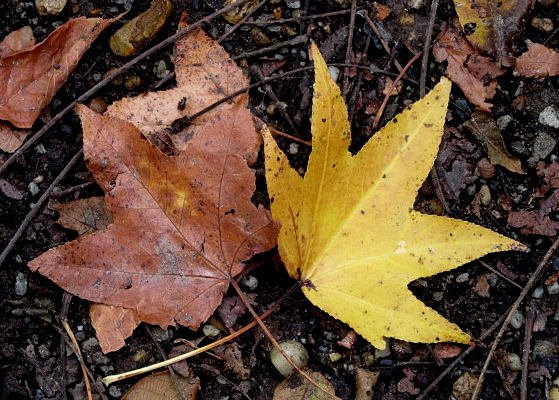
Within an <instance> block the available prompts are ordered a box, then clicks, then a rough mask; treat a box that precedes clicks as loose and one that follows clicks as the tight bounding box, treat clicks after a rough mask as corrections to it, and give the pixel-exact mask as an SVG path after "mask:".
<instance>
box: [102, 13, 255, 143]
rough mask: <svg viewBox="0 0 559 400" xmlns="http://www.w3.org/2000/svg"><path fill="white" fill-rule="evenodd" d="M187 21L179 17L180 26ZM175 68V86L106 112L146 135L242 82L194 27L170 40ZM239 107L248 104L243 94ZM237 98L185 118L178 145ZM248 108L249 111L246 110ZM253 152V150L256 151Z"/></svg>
mask: <svg viewBox="0 0 559 400" xmlns="http://www.w3.org/2000/svg"><path fill="white" fill-rule="evenodd" d="M185 26H187V24H186V22H185V21H184V20H183V21H181V24H180V26H179V29H182V28H184V27H185ZM174 55H175V74H176V79H177V87H176V88H174V89H169V90H165V91H159V92H152V93H144V94H142V95H141V96H138V97H133V98H124V99H122V100H119V101H117V102H115V103H113V104H112V105H111V106H109V108H108V110H107V112H106V114H105V115H109V116H113V117H118V118H120V119H124V120H126V121H129V122H131V123H133V124H134V125H136V127H138V128H139V129H140V130H141V131H142V132H143V133H144V135H145V136H146V137H149V136H150V135H152V134H155V135H157V134H158V133H159V132H161V131H163V130H164V129H165V128H167V127H169V126H171V125H172V124H173V122H174V121H176V120H177V119H179V118H182V117H185V116H191V115H192V114H194V113H196V112H198V111H200V110H202V109H204V108H205V107H207V106H209V105H211V104H213V103H214V102H216V101H218V100H221V99H222V98H223V97H225V96H227V95H229V94H231V93H233V92H235V91H237V90H239V89H242V88H245V87H247V86H248V85H247V81H246V79H245V77H244V75H243V72H242V70H241V69H240V68H239V66H238V65H237V64H235V63H234V62H233V60H231V58H230V57H229V55H228V54H227V52H226V51H225V50H224V49H223V48H222V47H221V46H220V45H219V44H218V43H217V42H216V41H215V40H212V39H211V38H209V37H208V36H207V35H206V34H205V33H204V31H203V30H201V29H197V30H195V31H193V32H191V33H189V34H188V36H186V37H185V38H183V39H182V40H179V41H177V42H176V44H175V49H174ZM243 99H244V100H242V101H243V104H244V107H246V106H247V105H248V100H247V98H243ZM238 101H241V100H240V98H236V99H235V101H232V102H229V103H224V104H221V105H219V106H218V107H215V108H213V109H212V110H210V111H209V112H206V113H204V114H203V115H201V116H200V117H198V118H196V119H194V120H193V121H190V122H191V124H190V126H189V127H188V128H187V129H186V130H185V131H183V132H181V134H180V135H172V140H173V143H174V144H175V146H176V148H177V149H178V150H179V151H182V150H184V148H185V147H186V146H187V144H186V141H187V140H188V137H189V136H190V134H192V133H194V132H196V131H198V130H199V129H200V127H201V126H203V125H205V124H206V122H207V121H209V120H210V119H212V118H213V117H214V116H215V115H216V114H218V113H220V112H222V111H225V110H228V109H230V108H231V107H232V106H233V104H235V103H236V102H238ZM247 113H248V111H247ZM255 154H256V153H255Z"/></svg>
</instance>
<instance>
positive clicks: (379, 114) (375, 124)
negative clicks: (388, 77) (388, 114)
mask: <svg viewBox="0 0 559 400" xmlns="http://www.w3.org/2000/svg"><path fill="white" fill-rule="evenodd" d="M421 53H422V52H419V53H417V54H416V55H415V56H413V58H412V59H411V60H410V61H409V62H408V63H407V64H406V66H405V67H404V69H402V71H401V72H400V74H398V77H396V79H394V82H392V85H391V86H390V87H389V88H388V92H387V94H386V96H385V97H384V100H383V101H382V104H381V106H380V108H379V110H378V112H377V116H376V117H375V121H374V122H373V130H376V129H377V128H378V125H379V122H380V118H381V117H382V113H383V112H384V108H385V107H386V104H388V99H389V98H390V94H391V93H392V91H393V90H394V88H395V87H396V85H397V84H398V82H399V81H400V79H402V76H404V74H405V73H406V71H407V70H408V68H409V67H411V65H412V64H413V63H414V61H415V60H417V59H418V58H419V56H421Z"/></svg>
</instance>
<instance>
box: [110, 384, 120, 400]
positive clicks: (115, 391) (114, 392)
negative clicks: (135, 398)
mask: <svg viewBox="0 0 559 400" xmlns="http://www.w3.org/2000/svg"><path fill="white" fill-rule="evenodd" d="M109 396H111V397H114V398H115V399H117V398H120V397H122V390H120V389H119V388H118V387H116V386H115V385H111V386H110V387H109Z"/></svg>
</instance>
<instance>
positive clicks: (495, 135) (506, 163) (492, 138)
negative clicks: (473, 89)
mask: <svg viewBox="0 0 559 400" xmlns="http://www.w3.org/2000/svg"><path fill="white" fill-rule="evenodd" d="M464 126H465V127H466V128H468V129H469V130H470V131H472V133H473V134H474V135H475V136H476V138H477V139H478V140H479V141H480V143H481V144H482V145H483V148H484V149H485V151H486V152H487V156H488V157H489V160H490V161H491V164H499V165H502V166H503V167H505V168H506V169H508V170H509V171H511V172H516V173H517V174H525V172H524V171H523V170H522V166H521V165H520V160H519V159H518V158H516V157H514V156H513V155H511V154H510V153H509V151H508V150H507V148H506V146H505V141H504V140H503V136H502V135H501V132H500V131H499V127H498V126H497V123H496V122H495V120H494V119H493V118H491V117H490V116H489V115H487V114H486V113H483V112H479V111H475V112H473V113H472V118H471V119H470V120H469V121H466V122H465V123H464Z"/></svg>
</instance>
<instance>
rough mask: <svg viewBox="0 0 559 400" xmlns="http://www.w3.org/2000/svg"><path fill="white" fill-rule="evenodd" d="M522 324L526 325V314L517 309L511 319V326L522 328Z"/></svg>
mask: <svg viewBox="0 0 559 400" xmlns="http://www.w3.org/2000/svg"><path fill="white" fill-rule="evenodd" d="M522 325H524V316H523V315H522V313H521V312H520V311H518V310H516V311H515V312H514V314H513V315H512V318H511V320H510V326H512V327H513V328H514V329H520V328H521V327H522Z"/></svg>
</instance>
